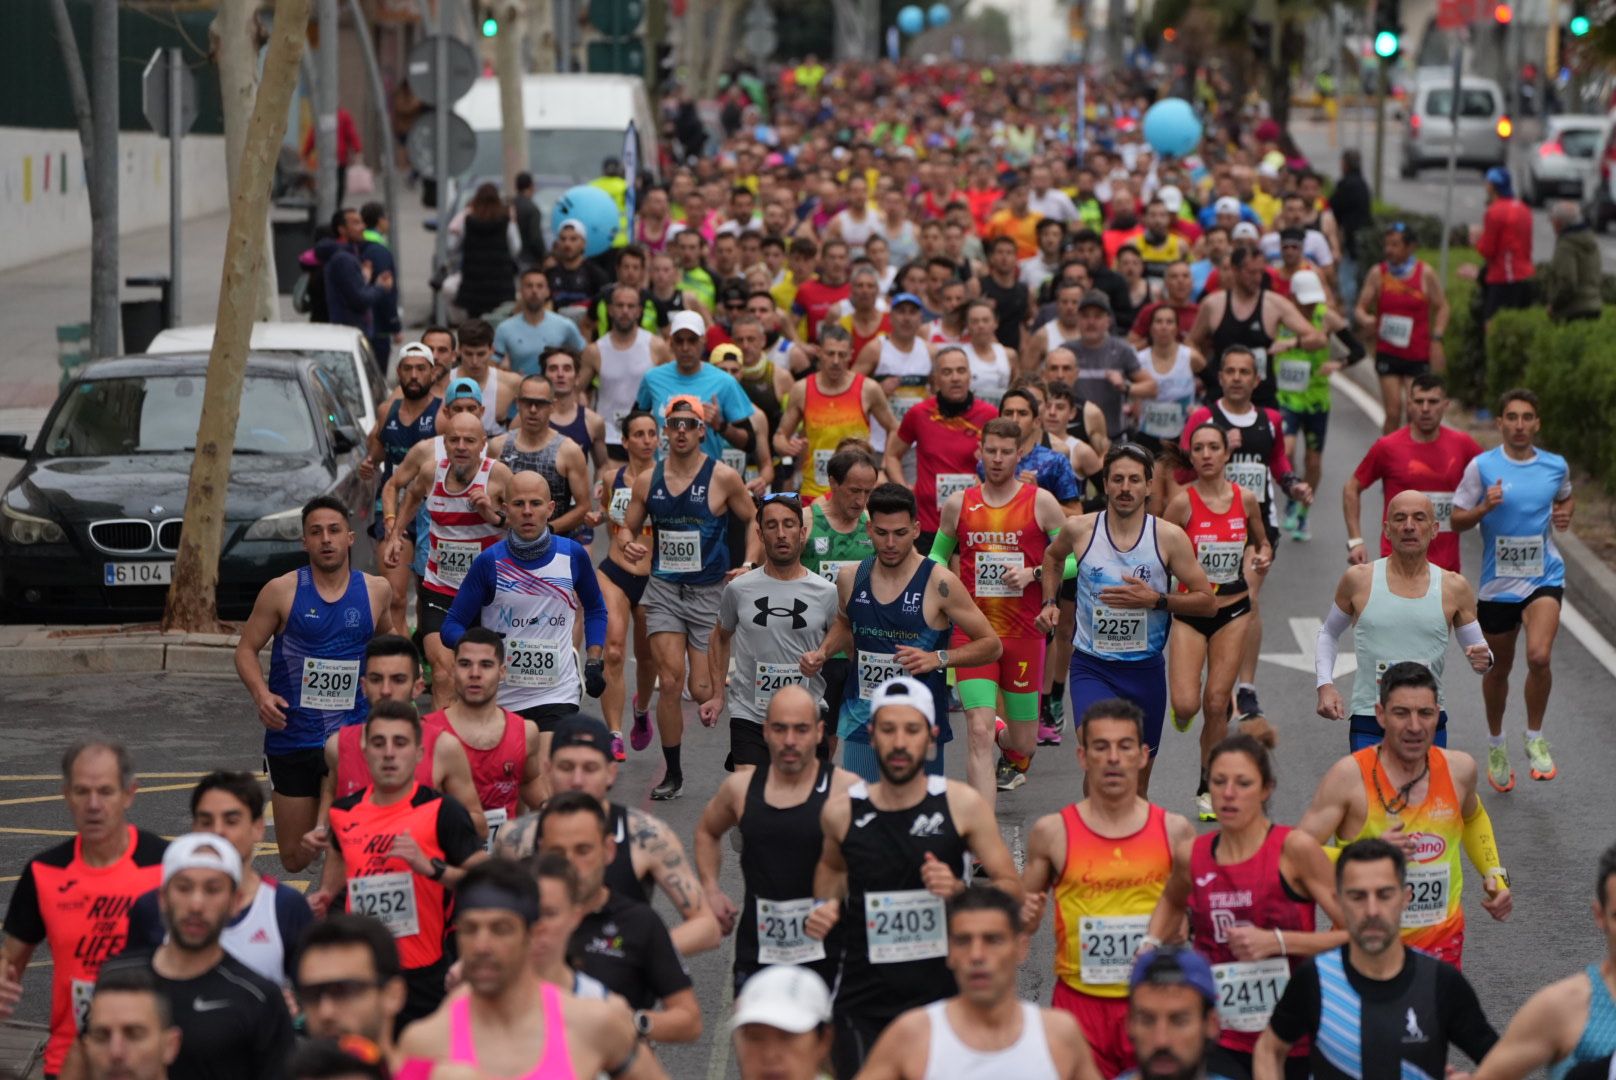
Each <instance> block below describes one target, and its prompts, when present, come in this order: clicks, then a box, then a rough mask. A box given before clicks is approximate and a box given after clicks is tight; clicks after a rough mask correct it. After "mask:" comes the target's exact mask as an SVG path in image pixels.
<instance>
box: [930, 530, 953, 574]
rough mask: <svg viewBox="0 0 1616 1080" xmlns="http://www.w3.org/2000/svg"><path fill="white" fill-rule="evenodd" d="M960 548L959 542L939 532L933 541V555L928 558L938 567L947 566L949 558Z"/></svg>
mask: <svg viewBox="0 0 1616 1080" xmlns="http://www.w3.org/2000/svg"><path fill="white" fill-rule="evenodd" d="M958 546H959V541H958V540H957V539H955V538H954V537H952V536H949V535H948V534H947V533H945V532H943V531H941V530H938V532H937V535H936V536H934V537H932V539H931V553H930V554H929V555H927V556H926V558H928V559H930V560H931V561H932V562H934V563H936V564H937V565H938V566H947V565H948V560H949V557H950V556H952V555H953V554H954V549H955V548H956V547H958Z"/></svg>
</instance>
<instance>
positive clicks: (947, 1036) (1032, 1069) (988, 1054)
mask: <svg viewBox="0 0 1616 1080" xmlns="http://www.w3.org/2000/svg"><path fill="white" fill-rule="evenodd" d="M947 1006H948V1003H947V1002H946V1001H934V1002H932V1003H931V1004H930V1005H927V1006H926V1018H927V1019H928V1020H930V1021H931V1045H930V1046H929V1047H928V1048H927V1054H926V1080H1004V1078H1005V1077H1014V1078H1015V1080H1056V1078H1057V1077H1059V1076H1060V1073H1059V1072H1058V1071H1057V1070H1056V1068H1055V1056H1054V1055H1053V1054H1051V1053H1050V1052H1049V1036H1048V1035H1047V1034H1046V1033H1045V1032H1044V1017H1043V1014H1042V1013H1041V1012H1039V1010H1038V1006H1037V1005H1034V1004H1033V1003H1032V1002H1030V1001H1023V1002H1022V1003H1021V1037H1020V1038H1019V1039H1017V1040H1016V1041H1015V1042H1013V1043H1011V1044H1010V1045H1009V1046H1007V1047H1005V1048H1004V1049H1003V1050H973V1049H971V1048H970V1047H969V1046H966V1045H965V1043H964V1042H963V1041H962V1040H961V1039H960V1037H959V1036H958V1035H956V1034H954V1027H953V1025H952V1024H950V1023H949V1022H948V1008H947Z"/></svg>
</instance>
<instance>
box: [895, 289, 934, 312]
mask: <svg viewBox="0 0 1616 1080" xmlns="http://www.w3.org/2000/svg"><path fill="white" fill-rule="evenodd" d="M899 304H913V305H915V307H917V308H920V309H921V310H922V311H924V310H925V309H926V305H925V304H922V303H921V302H920V297H918V296H916V295H915V294H914V293H912V292H901V293H899V294H898V295H897V296H894V297H893V298H892V306H893V307H897V306H898V305H899Z"/></svg>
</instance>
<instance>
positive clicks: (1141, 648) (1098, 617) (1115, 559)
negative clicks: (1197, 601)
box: [1072, 510, 1173, 663]
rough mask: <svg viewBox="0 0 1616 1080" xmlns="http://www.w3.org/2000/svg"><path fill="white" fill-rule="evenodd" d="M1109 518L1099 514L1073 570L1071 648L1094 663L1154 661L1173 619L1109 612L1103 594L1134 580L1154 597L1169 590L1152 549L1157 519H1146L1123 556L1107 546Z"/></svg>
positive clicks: (1162, 563)
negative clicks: (1153, 591) (1127, 579)
mask: <svg viewBox="0 0 1616 1080" xmlns="http://www.w3.org/2000/svg"><path fill="white" fill-rule="evenodd" d="M1110 520H1111V515H1110V513H1109V512H1108V511H1105V510H1102V511H1100V516H1099V520H1098V521H1096V522H1095V523H1094V535H1093V536H1092V537H1090V538H1089V546H1088V549H1087V550H1085V551H1084V552H1083V557H1082V559H1080V560H1079V561H1078V566H1077V620H1076V627H1075V629H1074V630H1073V632H1072V646H1073V647H1074V648H1076V649H1078V650H1079V651H1081V652H1084V653H1086V654H1088V655H1089V656H1092V657H1094V658H1095V659H1097V660H1115V661H1119V662H1126V663H1134V662H1138V661H1141V660H1156V659H1158V658H1159V657H1160V656H1161V654H1162V650H1163V649H1165V648H1166V647H1167V631H1168V629H1169V628H1170V627H1171V626H1172V622H1173V619H1172V616H1171V615H1169V614H1167V612H1165V611H1155V610H1152V609H1144V608H1108V607H1106V606H1105V604H1104V603H1103V602H1102V601H1101V600H1100V593H1101V591H1102V590H1104V589H1107V588H1110V587H1111V586H1113V585H1121V584H1122V579H1123V577H1124V576H1127V577H1134V578H1138V579H1140V580H1141V581H1143V582H1144V583H1145V584H1146V585H1149V586H1150V587H1151V588H1153V589H1156V590H1157V591H1159V592H1167V591H1168V589H1169V587H1170V581H1169V576H1168V573H1167V563H1166V561H1165V560H1163V559H1162V557H1161V551H1160V549H1159V548H1158V547H1157V544H1156V515H1154V514H1146V515H1145V524H1144V528H1143V529H1141V530H1140V532H1139V540H1138V542H1137V543H1135V544H1134V546H1133V547H1132V548H1130V549H1129V550H1127V551H1120V550H1118V548H1117V546H1116V545H1115V544H1114V543H1112V542H1111V524H1110Z"/></svg>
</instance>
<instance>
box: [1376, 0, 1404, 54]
mask: <svg viewBox="0 0 1616 1080" xmlns="http://www.w3.org/2000/svg"><path fill="white" fill-rule="evenodd" d="M1374 42H1375V55H1376V56H1378V57H1380V58H1381V59H1382V60H1395V59H1396V58H1397V54H1398V52H1399V51H1401V49H1402V47H1403V4H1402V0H1379V2H1378V3H1377V4H1376V5H1375V37H1374Z"/></svg>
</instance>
